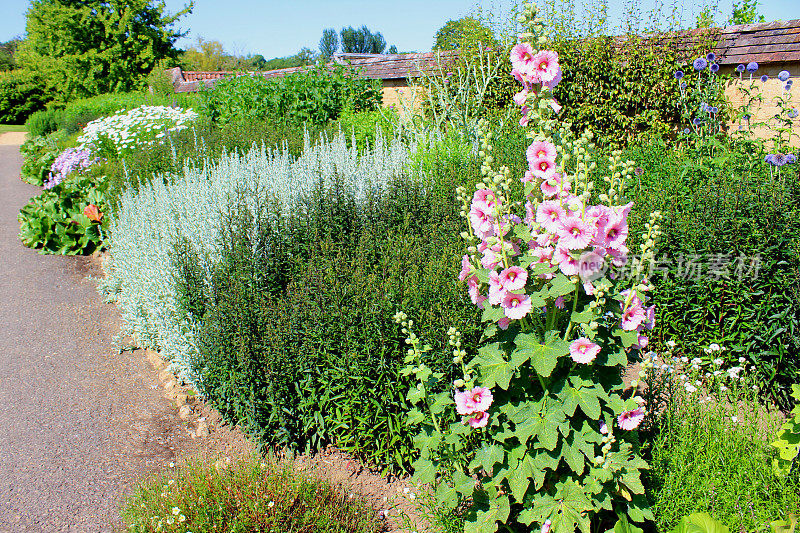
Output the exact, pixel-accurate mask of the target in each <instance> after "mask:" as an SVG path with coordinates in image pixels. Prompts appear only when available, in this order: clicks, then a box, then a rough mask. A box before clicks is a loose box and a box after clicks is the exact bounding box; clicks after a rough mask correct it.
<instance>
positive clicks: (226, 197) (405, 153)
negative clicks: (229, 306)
mask: <svg viewBox="0 0 800 533" xmlns="http://www.w3.org/2000/svg"><path fill="white" fill-rule="evenodd" d="M352 146H353V147H352V148H348V147H347V144H346V142H345V136H344V135H343V134H342V133H341V132H340V133H339V134H338V135H337V136H335V137H334V138H333V139H332V140H327V139H325V138H323V139H321V140H320V141H319V142H318V143H315V144H312V143H311V142H310V140H309V137H308V134H306V136H305V140H304V148H303V152H302V155H301V156H300V157H297V158H294V157H292V156H291V155H289V153H288V150H287V148H286V147H285V146H284V147H282V148H267V147H265V146H263V145H262V146H261V147H257V146H253V147H252V148H251V149H250V150H249V151H248V152H247V153H245V154H244V155H241V154H226V155H224V156H223V157H221V158H220V159H218V160H216V161H211V160H205V161H203V162H202V164H188V163H187V164H186V165H185V166H184V169H183V172H182V173H177V174H174V175H170V176H155V177H154V179H153V180H151V183H150V184H147V185H143V186H142V187H141V188H139V190H138V191H134V190H133V189H129V190H128V191H126V192H125V193H124V194H123V195H122V196H121V198H120V204H119V209H118V210H117V212H116V213H115V214H114V215H113V216H112V217H111V220H110V234H111V236H110V238H109V239H108V247H109V252H110V258H109V259H108V261H107V263H106V273H107V278H106V279H105V280H103V281H101V282H100V287H99V289H100V291H101V292H102V293H104V294H105V295H107V300H108V301H109V302H113V303H115V304H116V305H117V307H118V308H119V310H120V312H121V314H122V318H123V320H124V322H125V329H124V331H123V334H125V335H131V336H132V337H133V338H134V339H135V340H136V343H137V344H138V345H139V346H141V347H143V348H151V349H155V350H159V351H160V352H161V354H162V356H163V357H165V358H166V359H167V360H169V361H170V362H171V364H170V369H171V370H173V371H175V372H177V373H178V374H179V375H180V376H181V378H182V379H184V380H185V381H186V382H188V383H191V384H195V385H198V383H196V380H197V376H196V374H195V373H194V372H193V371H192V368H191V365H190V361H191V359H192V356H193V355H194V354H195V353H196V350H197V346H196V342H195V338H196V336H195V333H196V328H197V323H196V321H195V319H194V318H193V317H191V316H190V315H189V314H188V313H187V312H185V311H183V310H182V309H181V307H180V305H179V304H178V291H177V282H178V280H177V276H176V272H175V269H174V262H173V259H172V257H173V255H174V250H175V246H176V243H177V242H178V241H179V239H187V240H188V242H189V243H190V244H191V245H192V247H193V248H194V249H195V250H197V251H198V252H199V253H198V255H199V256H200V257H202V258H203V259H202V261H203V263H204V264H202V265H201V267H202V270H203V271H205V272H206V273H207V274H206V280H205V281H206V283H209V282H210V273H211V272H212V270H213V268H214V266H215V264H216V263H217V262H218V261H219V259H220V235H221V230H222V227H223V224H225V220H223V213H225V212H226V211H228V207H229V206H230V205H231V202H232V200H233V199H234V196H236V197H237V198H241V196H242V193H244V194H243V196H244V198H245V201H246V202H248V203H250V202H252V205H251V207H254V205H255V203H256V202H257V201H258V197H257V195H263V194H264V191H268V193H269V194H270V195H271V196H273V198H272V199H273V200H275V201H276V202H277V203H278V204H279V205H280V206H281V212H283V213H287V212H291V210H292V209H293V208H294V207H295V200H296V199H297V198H298V195H299V194H300V193H302V192H305V191H309V190H310V189H311V187H312V186H314V185H315V184H319V183H320V182H322V183H324V184H325V185H332V184H333V180H334V178H337V180H338V183H340V184H343V185H344V186H345V187H347V188H348V189H349V190H350V191H351V192H353V193H354V194H355V195H356V197H358V198H363V197H364V196H365V194H366V192H367V191H368V190H369V189H370V188H372V187H375V186H381V185H384V184H386V183H387V182H388V181H389V180H391V179H392V178H393V177H397V176H399V175H401V174H402V173H403V172H404V170H405V168H406V165H407V163H408V162H409V153H411V152H412V151H413V147H409V146H408V145H406V144H405V143H403V142H402V141H400V140H397V139H393V140H386V139H384V138H383V137H382V136H381V135H380V133H379V134H378V136H377V139H376V142H375V145H374V148H373V149H371V150H367V151H362V152H361V153H360V154H359V153H358V151H357V150H356V148H355V143H353V144H352ZM342 182H343V183H342ZM252 212H255V211H252Z"/></svg>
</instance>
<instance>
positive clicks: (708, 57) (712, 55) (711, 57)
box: [706, 52, 717, 61]
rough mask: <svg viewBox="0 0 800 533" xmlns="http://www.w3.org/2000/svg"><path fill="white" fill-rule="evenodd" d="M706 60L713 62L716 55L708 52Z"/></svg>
mask: <svg viewBox="0 0 800 533" xmlns="http://www.w3.org/2000/svg"><path fill="white" fill-rule="evenodd" d="M706 59H708V60H709V61H714V60H716V59H717V54H715V53H714V52H709V53H708V54H706Z"/></svg>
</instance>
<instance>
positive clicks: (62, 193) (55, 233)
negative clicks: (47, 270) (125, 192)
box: [18, 175, 106, 255]
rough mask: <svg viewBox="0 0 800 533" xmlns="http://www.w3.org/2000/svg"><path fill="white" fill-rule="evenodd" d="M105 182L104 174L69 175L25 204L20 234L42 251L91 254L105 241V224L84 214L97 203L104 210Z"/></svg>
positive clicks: (24, 239) (21, 214)
mask: <svg viewBox="0 0 800 533" xmlns="http://www.w3.org/2000/svg"><path fill="white" fill-rule="evenodd" d="M105 188H106V184H105V181H104V180H103V179H102V178H95V177H91V176H88V175H77V176H70V177H69V178H67V179H65V180H64V181H63V182H61V183H60V184H58V185H56V186H55V187H53V188H52V189H48V190H45V191H43V192H42V193H41V194H40V195H39V196H36V197H35V198H33V199H31V201H30V202H29V203H28V205H26V206H25V207H23V208H22V210H21V211H20V213H19V215H18V218H19V223H20V232H19V237H20V239H21V240H22V243H23V244H24V245H25V246H29V247H31V248H39V249H41V252H42V253H48V254H62V255H78V254H91V253H92V252H94V251H95V250H97V249H99V248H100V247H101V245H102V242H103V241H102V231H103V230H102V225H101V224H99V223H97V222H94V221H92V220H90V219H89V218H88V217H87V216H86V215H84V214H83V210H84V208H86V206H87V205H89V204H94V205H96V206H98V207H99V208H100V211H101V212H103V210H104V208H105V207H104V206H105V202H104V193H105Z"/></svg>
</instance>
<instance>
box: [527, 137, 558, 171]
mask: <svg viewBox="0 0 800 533" xmlns="http://www.w3.org/2000/svg"><path fill="white" fill-rule="evenodd" d="M556 155H558V152H557V151H556V147H555V145H553V143H551V142H549V141H534V142H533V143H532V144H531V145H530V146H528V149H527V150H526V151H525V156H526V157H527V159H528V165H530V166H531V167H533V166H535V165H536V162H537V161H539V160H540V159H549V160H551V161H555V160H556Z"/></svg>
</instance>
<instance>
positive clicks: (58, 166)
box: [44, 148, 98, 189]
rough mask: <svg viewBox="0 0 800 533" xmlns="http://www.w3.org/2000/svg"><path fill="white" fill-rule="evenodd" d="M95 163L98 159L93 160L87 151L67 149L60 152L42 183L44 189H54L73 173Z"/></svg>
mask: <svg viewBox="0 0 800 533" xmlns="http://www.w3.org/2000/svg"><path fill="white" fill-rule="evenodd" d="M96 161H98V159H97V158H93V157H92V154H91V152H89V151H88V150H79V149H77V148H67V149H66V150H64V151H63V152H61V154H60V155H59V156H58V157H57V158H56V160H55V162H54V163H53V166H51V167H50V175H49V178H48V180H47V181H46V182H45V183H44V188H45V189H51V188H53V187H55V186H56V185H58V184H59V183H61V182H62V181H64V179H65V178H66V177H67V176H69V175H70V174H72V173H73V172H74V171H76V170H82V169H86V168H89V167H90V166H92V164H93V163H95V162H96Z"/></svg>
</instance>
